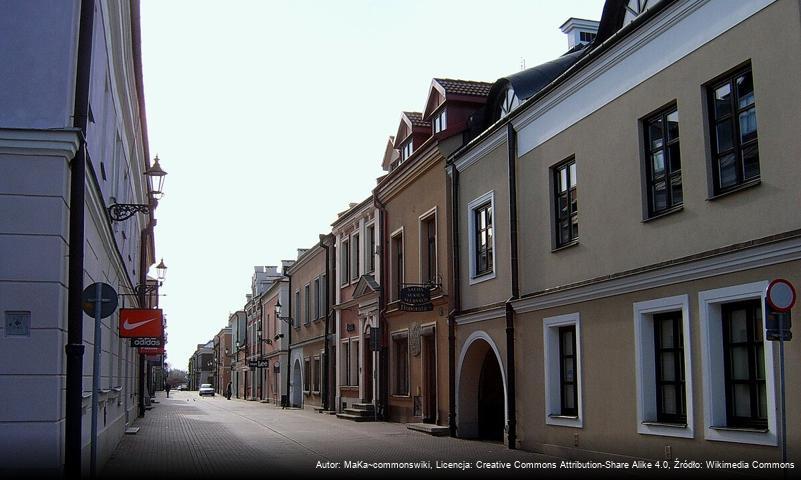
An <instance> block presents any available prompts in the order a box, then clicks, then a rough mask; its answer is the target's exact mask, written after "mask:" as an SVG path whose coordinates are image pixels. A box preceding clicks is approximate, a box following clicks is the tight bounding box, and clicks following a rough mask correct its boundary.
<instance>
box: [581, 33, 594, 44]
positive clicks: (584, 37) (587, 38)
mask: <svg viewBox="0 0 801 480" xmlns="http://www.w3.org/2000/svg"><path fill="white" fill-rule="evenodd" d="M596 36H598V34H597V33H592V32H579V40H580V41H581V43H590V42H592V41H593V40H595V37H596Z"/></svg>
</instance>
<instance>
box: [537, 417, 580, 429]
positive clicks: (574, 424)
mask: <svg viewBox="0 0 801 480" xmlns="http://www.w3.org/2000/svg"><path fill="white" fill-rule="evenodd" d="M545 424H546V425H552V426H556V427H570V428H584V422H583V421H582V420H581V418H580V417H578V416H576V415H557V414H548V415H546V417H545Z"/></svg>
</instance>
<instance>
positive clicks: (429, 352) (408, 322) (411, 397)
mask: <svg viewBox="0 0 801 480" xmlns="http://www.w3.org/2000/svg"><path fill="white" fill-rule="evenodd" d="M489 87H490V84H488V83H482V82H471V81H464V80H450V79H434V80H432V83H431V88H430V89H429V92H428V96H427V98H426V108H425V110H424V111H423V112H422V113H410V112H404V113H403V114H402V115H401V121H400V124H399V127H398V131H397V134H396V135H395V136H394V137H393V138H391V139H390V143H391V147H390V148H388V150H387V152H386V154H385V158H384V161H383V166H384V169H385V170H386V171H387V172H388V173H387V175H386V176H384V177H383V178H382V179H380V181H379V183H378V185H377V186H376V188H375V190H374V196H375V198H376V204H377V205H378V207H379V209H380V210H381V213H382V217H383V219H384V220H383V221H382V223H381V227H380V228H381V231H380V233H381V239H382V240H381V243H382V244H383V245H386V248H385V249H384V250H383V255H382V258H381V260H382V264H383V265H384V266H385V269H384V275H385V277H384V281H383V282H382V284H384V285H386V287H387V288H386V289H385V297H384V302H385V305H386V306H385V308H382V310H384V311H385V312H386V314H385V316H384V321H385V329H386V332H387V359H388V372H387V377H386V380H387V383H386V385H385V386H384V387H383V388H385V389H386V393H387V405H388V416H387V418H388V419H390V420H392V421H399V422H405V423H421V422H422V423H430V424H438V425H447V424H448V421H449V413H450V405H449V401H450V397H449V391H450V387H449V383H450V382H449V371H448V365H449V360H448V358H449V357H448V352H449V346H448V333H449V329H448V312H449V309H450V304H449V296H448V292H449V284H450V282H449V280H450V275H449V272H450V264H449V259H450V258H451V255H450V254H449V252H448V246H449V242H448V238H449V236H450V235H449V233H448V222H447V209H448V205H447V198H448V196H447V188H446V177H445V168H444V167H445V160H446V157H447V156H448V155H449V154H451V153H453V152H454V151H455V150H456V149H457V148H459V147H461V146H462V132H463V131H464V130H465V128H466V125H465V121H466V119H467V118H468V116H469V114H471V113H472V112H474V111H475V110H477V109H478V108H479V107H481V105H483V103H484V101H485V98H486V94H487V92H488V91H489ZM404 288H422V289H424V290H426V291H427V292H428V294H427V295H428V296H429V297H430V300H431V301H430V302H429V304H428V305H425V306H423V305H416V304H415V305H412V304H409V303H407V301H406V300H405V299H404V298H402V297H403V295H402V294H401V291H402V290H403V289H404ZM421 307H422V308H421Z"/></svg>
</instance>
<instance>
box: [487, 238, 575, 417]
mask: <svg viewBox="0 0 801 480" xmlns="http://www.w3.org/2000/svg"><path fill="white" fill-rule="evenodd" d="M493 237H494V235H493ZM571 325H575V327H576V389H577V392H576V397H577V399H578V402H577V405H576V411H577V412H578V415H576V416H575V417H573V416H565V415H562V414H561V411H562V401H561V389H560V387H559V382H560V379H559V327H568V326H571ZM542 338H543V347H544V348H543V352H544V355H545V363H544V365H545V423H546V424H547V425H558V426H562V427H573V428H584V405H583V401H582V396H583V384H584V381H583V378H582V368H581V361H582V360H581V350H582V348H581V316H580V315H579V313H578V312H576V313H568V314H566V315H558V316H555V317H546V318H543V319H542Z"/></svg>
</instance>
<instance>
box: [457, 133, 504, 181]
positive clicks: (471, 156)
mask: <svg viewBox="0 0 801 480" xmlns="http://www.w3.org/2000/svg"><path fill="white" fill-rule="evenodd" d="M505 141H506V129H505V128H499V129H498V130H496V131H495V132H493V133H492V134H490V135H488V136H487V137H485V138H484V139H483V140H482V141H481V143H478V144H477V145H475V146H474V147H473V148H471V149H470V151H468V152H465V153H464V155H461V156H460V157H459V158H458V159H457V160H456V161H454V162H453V164H454V166H455V167H456V169H457V170H459V171H460V172H461V171H463V170H465V169H467V167H469V166H470V165H473V164H474V163H476V162H478V161H479V160H480V159H482V158H483V157H484V156H485V155H487V154H488V153H489V152H491V151H493V150H495V149H496V148H498V147H499V146H500V145H502V144H503V143H504V142H505Z"/></svg>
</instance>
